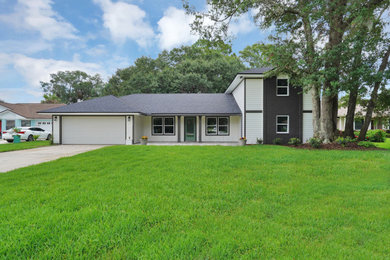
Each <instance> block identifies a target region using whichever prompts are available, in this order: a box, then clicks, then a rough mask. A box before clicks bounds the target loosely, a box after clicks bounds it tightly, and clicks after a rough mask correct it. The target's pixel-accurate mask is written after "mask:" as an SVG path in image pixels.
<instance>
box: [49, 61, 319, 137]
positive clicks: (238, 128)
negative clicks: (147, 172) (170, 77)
mask: <svg viewBox="0 0 390 260" xmlns="http://www.w3.org/2000/svg"><path fill="white" fill-rule="evenodd" d="M271 69H272V68H260V69H252V70H248V71H243V72H241V73H238V74H237V75H236V77H235V78H234V80H233V81H232V82H231V84H230V85H229V86H227V90H226V91H225V93H220V94H133V95H128V96H123V97H114V96H105V97H100V98H96V99H91V100H87V101H83V102H79V103H74V104H70V105H67V106H62V107H57V108H52V109H47V110H44V111H41V113H43V114H49V115H50V116H51V117H52V118H53V138H54V139H53V141H54V143H59V144H137V143H139V142H140V139H141V137H142V136H147V137H148V142H164V143H166V142H175V143H177V142H212V143H218V142H223V143H232V144H235V143H237V142H238V140H239V139H240V137H246V138H247V140H248V144H256V143H257V142H258V140H262V141H263V142H264V143H272V141H273V140H274V139H275V138H281V139H282V142H285V143H286V142H287V141H288V140H289V139H290V138H292V137H298V138H300V139H302V140H304V141H307V140H308V139H309V138H310V137H312V135H313V127H312V111H311V97H310V94H306V93H302V91H301V89H300V88H295V87H292V86H290V83H289V79H288V77H286V76H283V75H280V76H278V77H272V78H264V73H266V72H268V71H269V70H271Z"/></svg>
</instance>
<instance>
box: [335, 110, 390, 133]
mask: <svg viewBox="0 0 390 260" xmlns="http://www.w3.org/2000/svg"><path fill="white" fill-rule="evenodd" d="M347 111H348V109H347V108H346V107H341V108H339V110H338V117H337V128H338V129H339V130H341V131H344V130H345V122H346V116H347ZM365 115H366V112H365V110H364V108H363V107H362V106H360V105H357V106H356V109H355V120H354V122H353V129H354V130H356V131H359V130H360V129H362V127H363V123H364V117H365ZM368 128H369V129H385V130H388V129H390V111H384V112H383V113H380V114H379V113H373V114H372V120H371V122H370V125H369V127H368Z"/></svg>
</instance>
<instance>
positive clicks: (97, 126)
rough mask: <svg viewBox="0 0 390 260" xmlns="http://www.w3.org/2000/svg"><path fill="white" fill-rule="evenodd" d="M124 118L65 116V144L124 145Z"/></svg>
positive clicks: (63, 121) (63, 122) (63, 128)
mask: <svg viewBox="0 0 390 260" xmlns="http://www.w3.org/2000/svg"><path fill="white" fill-rule="evenodd" d="M125 122H126V121H125V117H124V116H63V117H62V143H63V144H124V143H125V139H126V137H125Z"/></svg>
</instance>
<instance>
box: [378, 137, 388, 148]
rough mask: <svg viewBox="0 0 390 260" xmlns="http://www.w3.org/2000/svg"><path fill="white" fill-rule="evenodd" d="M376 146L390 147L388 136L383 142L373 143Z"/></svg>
mask: <svg viewBox="0 0 390 260" xmlns="http://www.w3.org/2000/svg"><path fill="white" fill-rule="evenodd" d="M374 144H375V145H376V147H379V148H383V149H390V138H386V140H385V142H384V143H374Z"/></svg>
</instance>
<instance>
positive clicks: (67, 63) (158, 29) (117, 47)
mask: <svg viewBox="0 0 390 260" xmlns="http://www.w3.org/2000/svg"><path fill="white" fill-rule="evenodd" d="M190 3H191V4H193V5H195V6H196V7H197V8H198V10H204V9H205V8H206V2H205V1H200V0H196V1H195V0H192V1H190ZM252 20H253V19H252V17H251V15H250V13H248V14H246V15H244V16H242V17H239V18H238V19H236V20H235V21H233V23H232V26H231V32H230V33H231V35H232V36H234V41H233V50H234V51H235V52H238V51H240V50H242V49H243V48H244V47H245V46H247V45H250V44H253V43H255V42H258V41H260V40H265V38H266V35H265V33H262V32H261V31H260V30H259V29H258V28H256V26H255V25H254V23H253V21H252ZM191 21H192V17H190V16H187V15H186V14H185V12H184V10H183V8H182V2H181V0H167V1H162V0H161V1H160V0H154V1H153V0H132V1H131V0H120V1H117V0H0V99H3V100H4V101H6V102H15V103H16V102H39V101H40V100H42V91H41V88H40V83H39V82H40V81H48V80H49V75H50V73H55V72H57V71H59V70H76V69H78V70H83V71H86V72H88V73H91V74H95V73H100V74H101V75H102V76H103V78H104V79H105V80H107V78H108V77H109V76H110V75H111V74H113V73H114V72H115V71H116V69H118V68H124V67H127V66H130V65H132V64H133V62H134V60H135V59H136V58H138V57H141V56H150V57H153V58H155V57H156V56H157V55H158V53H160V52H161V51H162V50H164V49H167V50H170V49H172V48H174V47H179V46H181V45H189V44H192V43H193V42H194V41H196V39H197V36H196V35H194V34H191V32H190V29H189V23H191Z"/></svg>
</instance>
